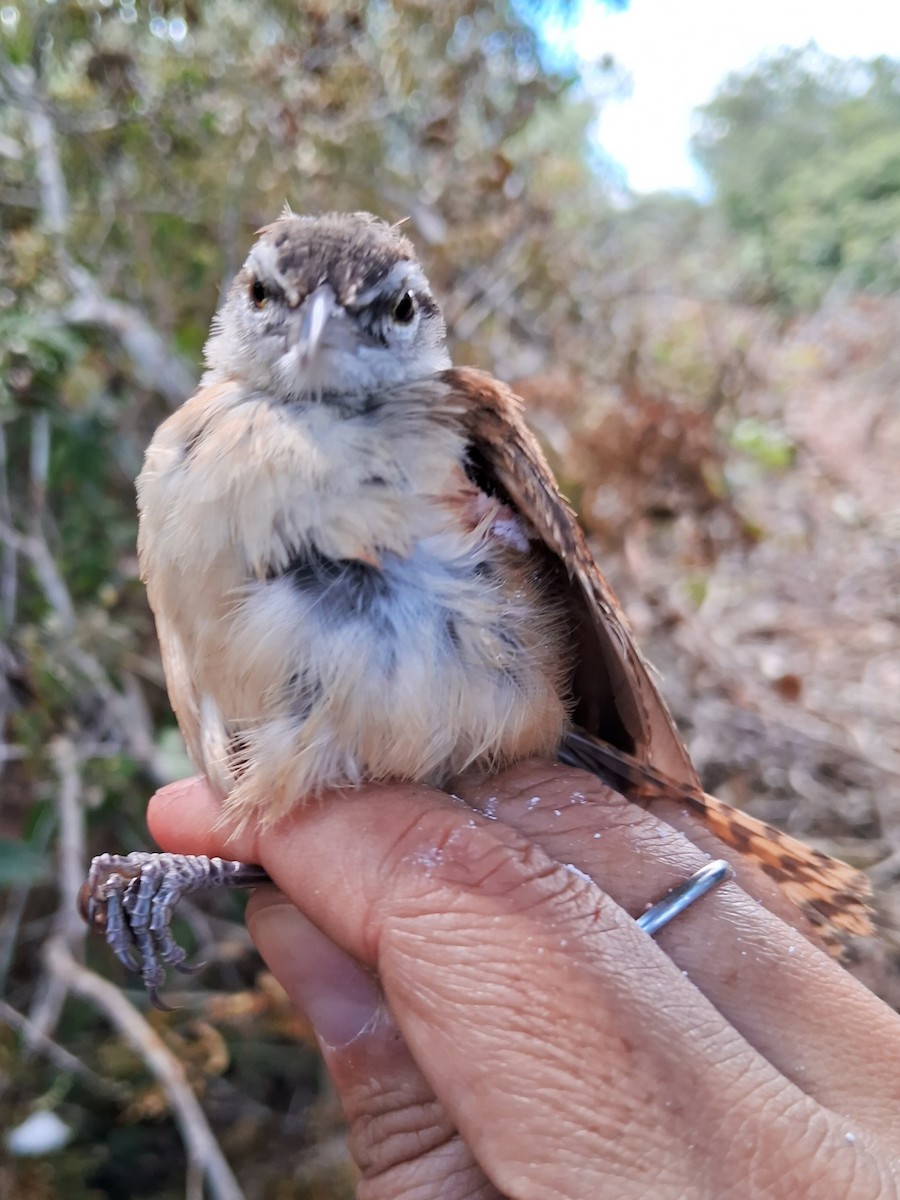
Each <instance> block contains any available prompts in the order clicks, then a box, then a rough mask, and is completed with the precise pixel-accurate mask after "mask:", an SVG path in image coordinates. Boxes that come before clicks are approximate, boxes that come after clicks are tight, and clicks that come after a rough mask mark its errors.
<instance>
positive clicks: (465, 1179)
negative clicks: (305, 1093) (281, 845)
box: [247, 888, 498, 1200]
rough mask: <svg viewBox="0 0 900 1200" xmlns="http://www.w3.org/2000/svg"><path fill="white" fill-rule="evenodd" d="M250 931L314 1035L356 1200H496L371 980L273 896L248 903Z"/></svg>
mask: <svg viewBox="0 0 900 1200" xmlns="http://www.w3.org/2000/svg"><path fill="white" fill-rule="evenodd" d="M247 924H248V926H249V928H250V932H251V934H252V936H253V940H254V942H255V943H256V945H257V947H258V948H259V951H260V953H261V954H262V956H263V958H264V959H265V961H266V963H267V964H268V966H269V969H270V970H271V971H272V973H273V975H275V977H276V978H277V979H278V981H279V982H280V983H281V985H282V987H283V988H284V989H285V991H286V992H287V994H288V996H289V997H290V998H291V1000H292V1002H293V1003H294V1004H295V1005H296V1007H297V1008H299V1009H300V1010H301V1011H302V1012H304V1013H305V1014H306V1016H307V1017H308V1018H309V1020H310V1022H311V1024H312V1026H313V1028H314V1029H315V1031H316V1034H317V1036H318V1039H319V1044H320V1046H321V1049H322V1055H323V1057H324V1059H325V1064H326V1066H327V1067H328V1071H329V1074H330V1075H331V1078H332V1079H333V1081H334V1083H335V1086H336V1087H337V1090H338V1094H339V1096H340V1099H341V1104H342V1106H343V1109H344V1112H345V1114H346V1116H347V1120H348V1122H349V1124H350V1151H351V1154H352V1156H353V1160H354V1162H355V1163H356V1164H357V1166H358V1167H359V1170H360V1172H361V1174H362V1181H361V1182H360V1185H359V1189H358V1193H357V1194H358V1196H359V1197H360V1200H404V1198H405V1197H410V1198H412V1197H414V1196H415V1197H419V1196H423V1195H430V1196H442V1197H447V1198H448V1200H496V1198H497V1195H498V1193H497V1192H496V1190H495V1189H494V1188H493V1186H492V1185H491V1184H490V1183H489V1182H488V1179H487V1177H486V1176H485V1174H484V1172H483V1171H482V1170H481V1168H480V1167H479V1166H478V1164H477V1163H476V1161H475V1159H474V1157H473V1155H472V1152H471V1151H470V1150H469V1148H468V1146H467V1145H466V1144H465V1142H464V1141H463V1140H462V1138H461V1137H460V1136H459V1133H458V1132H457V1130H456V1127H455V1126H454V1124H453V1122H452V1121H451V1120H450V1118H449V1116H448V1115H447V1112H446V1110H445V1109H444V1108H443V1106H442V1105H441V1104H440V1103H439V1102H438V1100H437V1099H436V1097H435V1095H434V1092H433V1091H432V1089H431V1088H430V1087H429V1085H428V1083H427V1081H426V1080H425V1077H424V1076H423V1075H422V1072H421V1071H420V1070H419V1067H418V1065H417V1064H416V1062H415V1060H414V1059H413V1057H412V1055H411V1054H410V1052H409V1050H408V1049H407V1047H406V1044H405V1043H404V1041H403V1039H402V1037H401V1035H400V1033H399V1031H398V1029H397V1026H396V1025H395V1023H394V1021H393V1018H392V1017H391V1015H390V1012H389V1011H388V1008H387V1006H386V1005H385V1003H384V998H383V996H382V994H381V989H380V988H379V986H378V984H377V982H376V980H375V977H374V976H373V975H372V973H371V972H369V971H367V970H365V969H364V968H363V967H362V966H360V964H359V963H357V962H356V961H355V960H354V959H352V958H351V957H350V956H349V955H347V954H345V953H344V951H343V950H341V949H339V947H337V946H336V945H335V944H334V942H332V941H330V940H329V939H328V938H327V937H325V935H324V934H323V933H321V932H320V931H319V930H318V929H317V928H316V927H315V925H313V924H312V923H311V922H310V921H309V920H308V919H307V918H306V917H304V916H303V915H302V913H300V912H299V910H298V909H297V908H296V907H295V906H294V905H293V904H291V903H290V902H289V901H287V900H286V899H285V897H284V896H283V895H281V893H279V892H278V891H276V890H275V889H274V888H265V889H261V890H260V891H258V892H257V893H256V894H255V895H254V896H253V897H252V899H251V901H250V905H249V906H248V909H247Z"/></svg>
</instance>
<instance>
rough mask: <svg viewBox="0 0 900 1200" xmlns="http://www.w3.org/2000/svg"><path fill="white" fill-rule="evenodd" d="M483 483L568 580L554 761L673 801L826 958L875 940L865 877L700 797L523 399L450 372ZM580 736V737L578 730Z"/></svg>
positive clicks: (467, 372) (489, 382)
mask: <svg viewBox="0 0 900 1200" xmlns="http://www.w3.org/2000/svg"><path fill="white" fill-rule="evenodd" d="M445 379H446V380H447V382H448V383H449V384H450V385H451V387H452V389H453V391H454V393H456V395H457V396H458V397H459V398H460V400H463V401H464V402H463V403H461V404H460V406H459V408H458V410H456V411H458V412H459V413H460V414H461V419H462V420H463V421H464V423H465V425H466V427H467V432H468V436H469V438H470V446H471V451H470V453H471V467H472V471H473V474H474V475H475V476H476V479H477V482H478V483H479V485H480V486H481V487H482V488H483V489H485V490H488V491H490V490H491V489H494V490H496V491H498V492H499V493H500V494H501V495H502V496H503V498H504V499H506V500H508V501H509V502H510V503H511V504H512V505H513V506H514V507H515V508H516V509H517V510H518V512H519V514H520V515H521V516H524V517H525V519H526V520H527V521H528V522H529V524H530V525H531V527H532V529H533V531H534V532H535V533H536V534H537V535H538V536H539V537H540V538H541V540H542V541H543V542H544V544H545V545H546V547H547V548H548V550H549V551H550V552H551V553H552V554H553V555H554V556H556V558H557V559H558V560H559V561H560V562H561V563H562V564H564V566H565V568H566V574H567V576H568V586H569V593H570V595H569V600H570V610H571V612H572V616H573V622H574V629H575V639H576V644H577V650H576V653H577V656H578V660H579V661H578V663H577V665H576V669H575V677H574V690H575V700H576V708H575V712H574V721H575V724H576V725H577V726H580V729H573V730H572V732H571V733H570V734H569V735H568V736H567V737H566V738H565V740H564V742H563V745H562V747H561V748H560V758H561V759H562V760H563V761H564V762H568V763H570V764H571V765H574V766H580V767H583V768H584V769H586V770H589V771H591V772H592V773H594V774H596V775H599V776H600V777H601V778H605V779H607V780H608V781H609V782H611V783H612V784H613V785H614V786H615V787H616V788H617V790H619V791H621V792H623V794H625V795H627V796H629V797H631V798H632V799H634V800H636V801H638V802H645V803H646V802H650V801H652V800H654V799H669V800H676V801H679V802H681V803H683V804H684V805H685V807H687V808H688V809H691V810H693V811H694V812H696V813H698V814H699V815H700V816H701V817H702V818H703V820H704V821H705V822H706V824H707V825H708V826H709V828H710V829H711V830H712V832H713V833H715V834H716V835H717V836H718V837H719V838H721V839H722V841H723V842H725V843H726V844H727V845H729V846H731V847H733V848H734V849H735V850H737V851H739V852H740V853H741V854H743V855H746V856H747V857H749V858H750V859H752V860H753V861H755V862H756V863H757V865H758V866H760V867H761V868H762V870H763V871H764V872H765V873H766V874H768V875H769V876H770V877H772V878H773V879H775V880H776V881H777V882H778V884H779V885H780V886H781V888H782V890H783V891H784V892H785V894H786V895H788V896H789V897H790V898H791V899H792V900H793V901H794V902H795V903H796V904H798V905H799V907H800V908H801V909H802V910H803V911H804V912H805V913H806V915H807V916H808V917H809V918H810V920H811V921H812V922H813V924H814V925H815V926H816V927H817V931H818V933H819V936H820V938H821V940H822V941H823V942H824V944H825V946H826V948H827V949H829V951H831V952H832V953H834V954H836V955H840V953H841V951H842V949H843V945H844V941H845V935H847V934H850V935H865V934H869V933H871V932H872V924H871V918H870V910H869V907H868V898H869V894H870V887H869V883H868V880H867V879H866V877H865V876H864V875H863V874H862V873H861V872H860V871H856V870H854V869H853V868H852V867H849V866H847V864H846V863H842V862H839V861H838V860H836V859H833V858H830V857H829V856H828V855H825V854H822V853H821V852H820V851H818V850H815V849H813V848H812V847H810V846H807V845H805V844H804V843H803V842H800V841H798V840H797V839H796V838H792V837H789V836H788V835H787V834H784V833H782V832H781V831H780V830H778V829H775V828H773V827H772V826H770V825H767V824H765V823H764V822H762V821H759V820H757V819H756V818H754V817H752V816H750V815H749V814H748V813H744V812H741V811H740V810H738V809H735V808H732V807H731V806H730V805H728V804H725V803H724V802H723V801H721V800H718V799H717V798H716V797H715V796H709V795H707V794H706V793H705V792H704V791H703V790H702V788H701V786H700V781H699V779H698V777H697V774H696V772H695V770H694V768H693V765H692V764H691V761H690V758H689V757H688V753H687V750H686V748H685V746H684V743H683V742H682V740H681V738H680V737H679V735H678V731H677V730H676V728H675V725H674V723H673V721H672V718H671V716H670V715H669V711H668V709H667V708H666V705H665V702H664V700H663V699H662V697H661V696H660V693H659V690H658V689H657V686H656V684H655V682H654V681H653V678H652V677H651V675H650V673H649V671H648V669H647V665H646V664H645V662H644V660H643V659H642V657H641V655H640V652H639V651H638V649H637V646H636V645H635V643H634V639H633V637H632V635H631V632H630V630H629V628H628V625H627V622H626V620H625V617H624V614H623V613H622V610H621V608H620V606H619V603H618V601H617V600H616V597H615V595H614V593H613V591H612V589H611V588H610V586H609V584H608V583H607V582H606V580H605V579H604V577H603V575H602V573H601V572H600V570H599V569H598V567H597V564H596V563H595V562H594V560H593V558H592V556H591V553H590V550H589V549H588V546H587V542H586V540H585V537H584V534H583V533H582V531H581V528H580V526H579V525H578V522H577V520H576V518H575V514H574V513H573V511H572V509H571V508H570V507H569V505H568V504H567V503H566V501H565V500H564V499H563V497H562V496H561V495H560V493H559V489H558V487H557V485H556V481H555V479H554V478H553V474H552V472H551V470H550V467H549V466H548V464H547V461H546V459H545V458H544V455H543V453H542V452H541V449H540V446H539V445H538V443H537V441H536V439H535V438H534V436H533V435H532V434H531V433H530V431H529V430H528V428H527V427H526V426H525V424H524V421H523V419H522V402H521V401H520V400H519V398H518V397H517V396H515V395H514V394H513V393H512V392H511V391H510V390H509V388H507V387H505V386H504V385H503V384H502V383H498V382H497V380H495V379H493V378H492V377H491V376H490V375H487V374H485V373H484V372H481V371H475V370H471V369H468V368H460V369H455V370H452V371H447V372H445ZM582 730H583V731H584V733H582V732H581V731H582Z"/></svg>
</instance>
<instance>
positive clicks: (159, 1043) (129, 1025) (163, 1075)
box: [44, 934, 244, 1200]
mask: <svg viewBox="0 0 900 1200" xmlns="http://www.w3.org/2000/svg"><path fill="white" fill-rule="evenodd" d="M44 960H45V962H46V964H47V966H48V968H49V969H50V971H51V972H52V973H53V974H54V975H55V976H56V977H58V978H59V979H60V980H61V981H62V983H63V984H64V985H65V987H66V988H67V989H68V990H70V991H71V992H72V993H74V994H75V995H77V996H80V997H81V998H82V999H84V1000H88V1001H89V1002H90V1003H92V1004H93V1005H95V1006H96V1007H97V1008H98V1009H99V1010H100V1011H101V1012H102V1013H103V1014H104V1015H105V1016H106V1017H107V1018H108V1020H109V1021H110V1023H111V1024H112V1025H113V1026H114V1028H115V1029H116V1030H117V1031H118V1032H119V1033H120V1034H121V1036H122V1037H123V1038H124V1039H125V1040H126V1041H127V1042H128V1044H129V1045H130V1046H131V1047H132V1049H133V1050H134V1051H135V1052H136V1053H137V1054H139V1055H140V1057H141V1059H142V1060H143V1061H144V1063H145V1064H146V1065H147V1067H148V1069H149V1070H150V1071H151V1072H152V1073H153V1075H154V1077H155V1078H156V1080H157V1082H158V1083H159V1085H160V1086H161V1087H162V1088H163V1090H164V1091H165V1093H166V1096H167V1097H168V1099H169V1103H170V1104H171V1106H172V1113H173V1116H174V1118H175V1121H176V1122H177V1124H178V1127H179V1129H180V1130H181V1136H182V1138H183V1139H184V1144H185V1148H186V1150H187V1154H188V1160H189V1163H190V1164H191V1166H189V1170H191V1169H192V1168H193V1169H199V1170H200V1171H202V1172H203V1175H204V1177H205V1178H206V1180H207V1182H208V1184H209V1188H210V1191H211V1193H212V1195H213V1197H214V1200H244V1193H243V1192H242V1190H241V1188H240V1185H239V1184H238V1181H237V1179H236V1178H235V1176H234V1174H233V1172H232V1170H231V1168H230V1167H229V1165H228V1163H227V1162H226V1160H225V1157H224V1155H223V1154H222V1151H221V1150H220V1148H219V1145H218V1142H217V1141H216V1139H215V1136H214V1135H213V1132H212V1130H211V1129H210V1127H209V1124H208V1122H207V1120H206V1116H205V1114H204V1112H203V1109H202V1108H201V1107H200V1105H199V1103H198V1101H197V1097H196V1096H195V1095H194V1093H193V1092H192V1091H191V1089H190V1086H189V1084H188V1081H187V1078H186V1076H185V1073H184V1068H183V1067H182V1065H181V1063H180V1062H179V1061H178V1059H177V1058H176V1057H175V1055H174V1054H173V1053H172V1052H171V1050H169V1048H168V1047H167V1046H166V1044H165V1043H164V1042H163V1040H162V1038H161V1037H160V1036H159V1035H158V1034H157V1033H155V1032H154V1030H153V1029H151V1027H150V1026H149V1025H148V1024H147V1022H146V1021H145V1020H144V1018H143V1017H142V1016H141V1014H140V1013H139V1012H138V1010H137V1009H136V1008H135V1007H134V1005H133V1004H132V1003H131V1001H130V1000H128V999H127V998H126V997H125V996H124V995H123V994H122V992H120V991H119V989H118V988H117V987H116V986H115V985H114V984H112V983H109V982H108V981H107V980H105V979H101V978H100V976H99V975H96V974H95V973H94V972H93V971H90V970H88V968H87V967H83V966H82V965H81V964H80V963H78V962H76V961H75V959H74V958H73V956H72V954H71V952H70V950H69V948H68V946H67V945H66V943H65V940H64V939H63V938H62V937H60V936H59V935H58V934H57V935H54V936H53V937H51V938H50V939H49V940H48V942H47V944H46V948H45V951H44Z"/></svg>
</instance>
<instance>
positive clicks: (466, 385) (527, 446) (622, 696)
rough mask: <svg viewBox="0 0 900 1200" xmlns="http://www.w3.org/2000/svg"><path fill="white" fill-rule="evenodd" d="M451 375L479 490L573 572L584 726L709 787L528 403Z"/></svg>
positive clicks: (479, 374) (468, 375)
mask: <svg viewBox="0 0 900 1200" xmlns="http://www.w3.org/2000/svg"><path fill="white" fill-rule="evenodd" d="M444 378H445V379H446V380H447V382H448V383H450V384H451V386H452V388H453V390H454V392H456V393H459V394H460V395H461V397H464V403H463V404H462V405H461V412H462V414H463V416H462V419H463V421H464V422H465V425H466V427H467V432H468V435H469V437H470V439H471V443H470V444H471V456H472V465H473V468H474V470H475V472H476V474H478V475H480V476H483V478H479V480H478V481H479V483H480V484H481V485H482V486H484V487H487V488H494V489H496V490H498V491H499V492H500V493H501V494H502V495H503V496H504V498H506V499H508V500H509V501H510V502H511V503H512V505H513V507H514V508H515V509H516V510H517V511H518V512H519V513H520V514H521V515H522V516H523V517H524V518H525V519H526V520H527V522H528V523H529V525H530V526H531V528H532V529H533V531H534V532H535V533H536V534H537V535H538V536H539V537H540V538H541V540H542V541H543V542H544V544H545V546H546V547H547V549H548V550H549V551H550V552H551V554H552V555H554V556H555V557H556V558H557V559H558V560H559V562H560V563H561V564H562V566H563V567H564V568H565V575H566V576H567V577H568V589H569V597H568V599H569V608H570V613H571V617H572V621H573V625H574V630H573V632H574V639H575V642H576V658H577V662H576V666H575V679H574V692H575V699H576V708H575V713H574V720H575V722H576V723H577V724H578V725H579V726H580V727H581V728H583V729H585V730H586V731H587V732H588V733H592V734H595V735H596V736H598V737H601V738H603V739H604V740H605V741H608V742H611V743H612V744H613V745H614V746H617V747H618V748H619V749H621V750H624V751H626V752H628V753H630V754H631V755H633V756H634V758H636V759H637V760H638V761H639V762H643V763H647V764H648V765H652V766H654V767H656V768H657V769H658V770H660V771H663V772H665V774H666V775H667V776H669V777H670V778H672V779H674V780H676V781H678V782H679V783H685V784H690V785H692V786H699V782H700V781H699V779H698V778H697V774H696V772H695V770H694V767H693V764H692V763H691V760H690V757H689V755H688V752H687V750H686V748H685V745H684V743H683V742H682V740H681V738H680V737H679V735H678V731H677V730H676V728H675V724H674V722H673V721H672V718H671V716H670V715H669V710H668V708H667V707H666V704H665V701H664V700H663V698H662V696H661V695H660V693H659V690H658V688H657V686H656V684H655V683H654V681H653V678H652V676H651V675H650V672H649V670H648V668H647V665H646V663H645V662H644V660H643V658H642V657H641V654H640V652H639V650H638V648H637V646H636V644H635V641H634V638H633V637H632V635H631V631H630V630H629V628H628V624H627V621H626V619H625V616H624V614H623V612H622V609H621V607H620V606H619V602H618V600H617V599H616V596H615V594H614V592H613V590H612V588H611V587H610V586H609V584H608V583H607V582H606V580H605V579H604V577H603V575H602V573H601V572H600V570H599V568H598V567H597V564H596V563H595V562H594V559H593V557H592V555H591V552H590V550H589V549H588V545H587V541H586V540H585V536H584V533H583V532H582V529H581V526H580V525H579V524H578V520H577V518H576V516H575V513H574V512H573V511H572V509H571V508H570V507H569V505H568V504H567V503H566V501H565V500H564V499H563V497H562V496H561V495H560V491H559V488H558V486H557V484H556V480H555V479H554V477H553V472H552V471H551V470H550V467H549V465H548V463H547V460H546V459H545V457H544V454H543V452H542V450H541V448H540V446H539V445H538V442H537V439H536V438H535V437H534V435H533V434H532V433H531V431H530V430H529V429H528V427H527V426H526V425H525V422H524V420H523V417H522V401H521V400H520V399H519V398H518V397H517V396H516V395H515V394H514V393H513V392H512V391H511V390H510V389H509V388H507V387H506V386H504V384H502V383H499V382H498V381H497V380H496V379H494V378H492V376H490V375H488V374H486V373H485V372H483V371H476V370H473V369H471V368H465V367H464V368H457V369H455V370H451V371H446V372H444ZM563 586H566V583H565V581H563Z"/></svg>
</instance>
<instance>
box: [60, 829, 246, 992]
mask: <svg viewBox="0 0 900 1200" xmlns="http://www.w3.org/2000/svg"><path fill="white" fill-rule="evenodd" d="M268 878H269V877H268V875H266V873H265V871H263V869H262V867H256V866H253V865H251V864H249V863H241V862H230V861H228V860H227V859H222V858H207V857H206V856H205V855H197V854H149V853H144V852H141V851H136V852H134V853H132V854H100V855H98V856H97V858H95V859H94V860H93V862H92V863H91V868H90V871H89V872H88V877H87V879H86V881H85V883H84V884H83V885H82V888H81V891H80V893H79V897H78V905H79V908H80V910H81V915H82V916H83V917H84V919H85V921H87V923H88V925H90V926H91V928H92V929H95V930H97V931H98V932H100V933H102V934H103V936H104V938H105V939H106V942H107V945H108V946H109V947H110V949H111V950H112V951H113V953H114V954H115V956H116V958H118V960H119V962H120V963H122V965H123V966H124V967H125V969H126V970H127V971H130V972H131V973H133V974H135V975H140V976H141V978H142V979H143V981H144V986H145V987H146V989H147V991H148V993H149V995H150V999H151V1001H152V1002H153V1004H154V1005H155V1007H157V1008H162V1009H166V1008H167V1007H168V1006H167V1005H166V1004H164V1003H163V1001H162V999H161V998H160V988H161V987H162V986H163V984H164V983H165V980H166V968H167V967H173V968H174V969H175V970H177V971H181V972H183V973H185V974H193V973H194V972H195V971H198V970H200V969H201V967H202V964H196V965H194V964H190V963H188V962H187V961H186V960H187V954H186V952H185V951H184V949H183V948H182V947H181V946H179V945H178V943H177V942H176V940H175V938H174V936H173V935H172V930H171V925H172V917H173V915H174V912H175V906H176V905H177V904H178V901H179V900H180V899H181V897H182V896H183V895H185V894H186V893H187V892H195V891H200V890H204V889H207V888H218V887H256V886H257V885H258V884H260V883H266V882H268Z"/></svg>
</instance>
